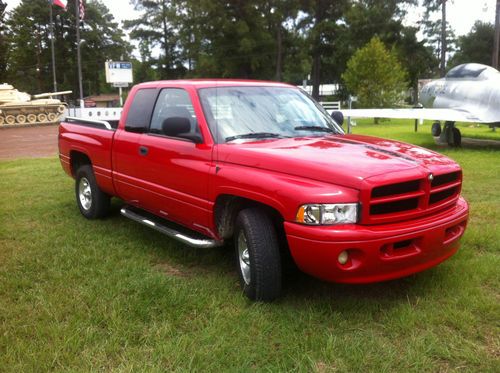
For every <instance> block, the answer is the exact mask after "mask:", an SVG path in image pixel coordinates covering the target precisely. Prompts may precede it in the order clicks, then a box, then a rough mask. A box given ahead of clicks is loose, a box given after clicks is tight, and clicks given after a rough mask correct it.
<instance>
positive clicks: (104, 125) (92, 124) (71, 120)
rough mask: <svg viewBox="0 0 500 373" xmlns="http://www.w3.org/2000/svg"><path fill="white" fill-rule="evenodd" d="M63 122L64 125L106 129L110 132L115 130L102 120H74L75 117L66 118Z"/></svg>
mask: <svg viewBox="0 0 500 373" xmlns="http://www.w3.org/2000/svg"><path fill="white" fill-rule="evenodd" d="M64 121H65V122H66V123H71V124H78V125H80V126H87V127H94V128H100V129H107V130H110V131H114V130H115V129H114V128H113V127H112V126H111V124H110V123H109V122H106V121H104V120H90V119H82V118H76V117H66V119H65V120H64Z"/></svg>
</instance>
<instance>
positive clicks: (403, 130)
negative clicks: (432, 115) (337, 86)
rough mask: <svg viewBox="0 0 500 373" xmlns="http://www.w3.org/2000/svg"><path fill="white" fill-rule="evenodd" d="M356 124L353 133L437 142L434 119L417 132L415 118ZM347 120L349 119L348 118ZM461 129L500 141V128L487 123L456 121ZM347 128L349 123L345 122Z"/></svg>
mask: <svg viewBox="0 0 500 373" xmlns="http://www.w3.org/2000/svg"><path fill="white" fill-rule="evenodd" d="M354 121H355V122H356V126H355V127H353V133H362V134H377V136H380V135H383V136H384V137H391V138H397V139H399V140H404V141H410V140H413V141H412V142H413V143H415V144H418V145H424V146H428V147H431V146H433V144H435V142H434V140H433V138H432V136H431V125H432V123H433V121H430V120H426V121H424V123H423V124H422V125H418V130H417V133H416V134H415V132H414V131H415V121H414V120H413V119H380V120H379V124H374V121H373V119H355V120H354ZM346 122H347V119H346ZM456 127H457V128H458V129H460V132H461V133H462V137H469V138H473V139H484V140H497V141H500V128H497V129H496V131H493V130H492V129H491V128H490V127H488V125H487V124H474V123H462V122H459V123H456ZM344 128H347V124H346V123H345V124H344Z"/></svg>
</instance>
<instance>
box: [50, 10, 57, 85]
mask: <svg viewBox="0 0 500 373" xmlns="http://www.w3.org/2000/svg"><path fill="white" fill-rule="evenodd" d="M49 9H50V47H51V49H52V50H51V53H52V78H53V79H54V92H57V78H56V55H55V51H54V19H53V17H52V1H51V2H50V4H49Z"/></svg>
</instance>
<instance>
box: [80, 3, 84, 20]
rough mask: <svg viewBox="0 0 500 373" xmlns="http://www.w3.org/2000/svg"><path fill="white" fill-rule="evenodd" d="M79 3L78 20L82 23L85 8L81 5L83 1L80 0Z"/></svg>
mask: <svg viewBox="0 0 500 373" xmlns="http://www.w3.org/2000/svg"><path fill="white" fill-rule="evenodd" d="M79 3H80V20H82V21H83V18H84V17H85V6H84V5H83V0H80V1H79Z"/></svg>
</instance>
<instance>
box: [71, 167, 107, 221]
mask: <svg viewBox="0 0 500 373" xmlns="http://www.w3.org/2000/svg"><path fill="white" fill-rule="evenodd" d="M75 194H76V203H77V204H78V208H79V209H80V212H81V213H82V215H83V216H85V217H86V218H87V219H97V218H102V217H104V216H106V215H107V214H108V211H109V204H110V200H111V198H110V196H108V195H107V194H106V193H104V192H103V191H102V190H101V189H100V188H99V186H98V185H97V182H96V180H95V176H94V171H93V170H92V166H91V165H84V166H81V167H80V168H79V169H78V170H77V171H76V182H75Z"/></svg>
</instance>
